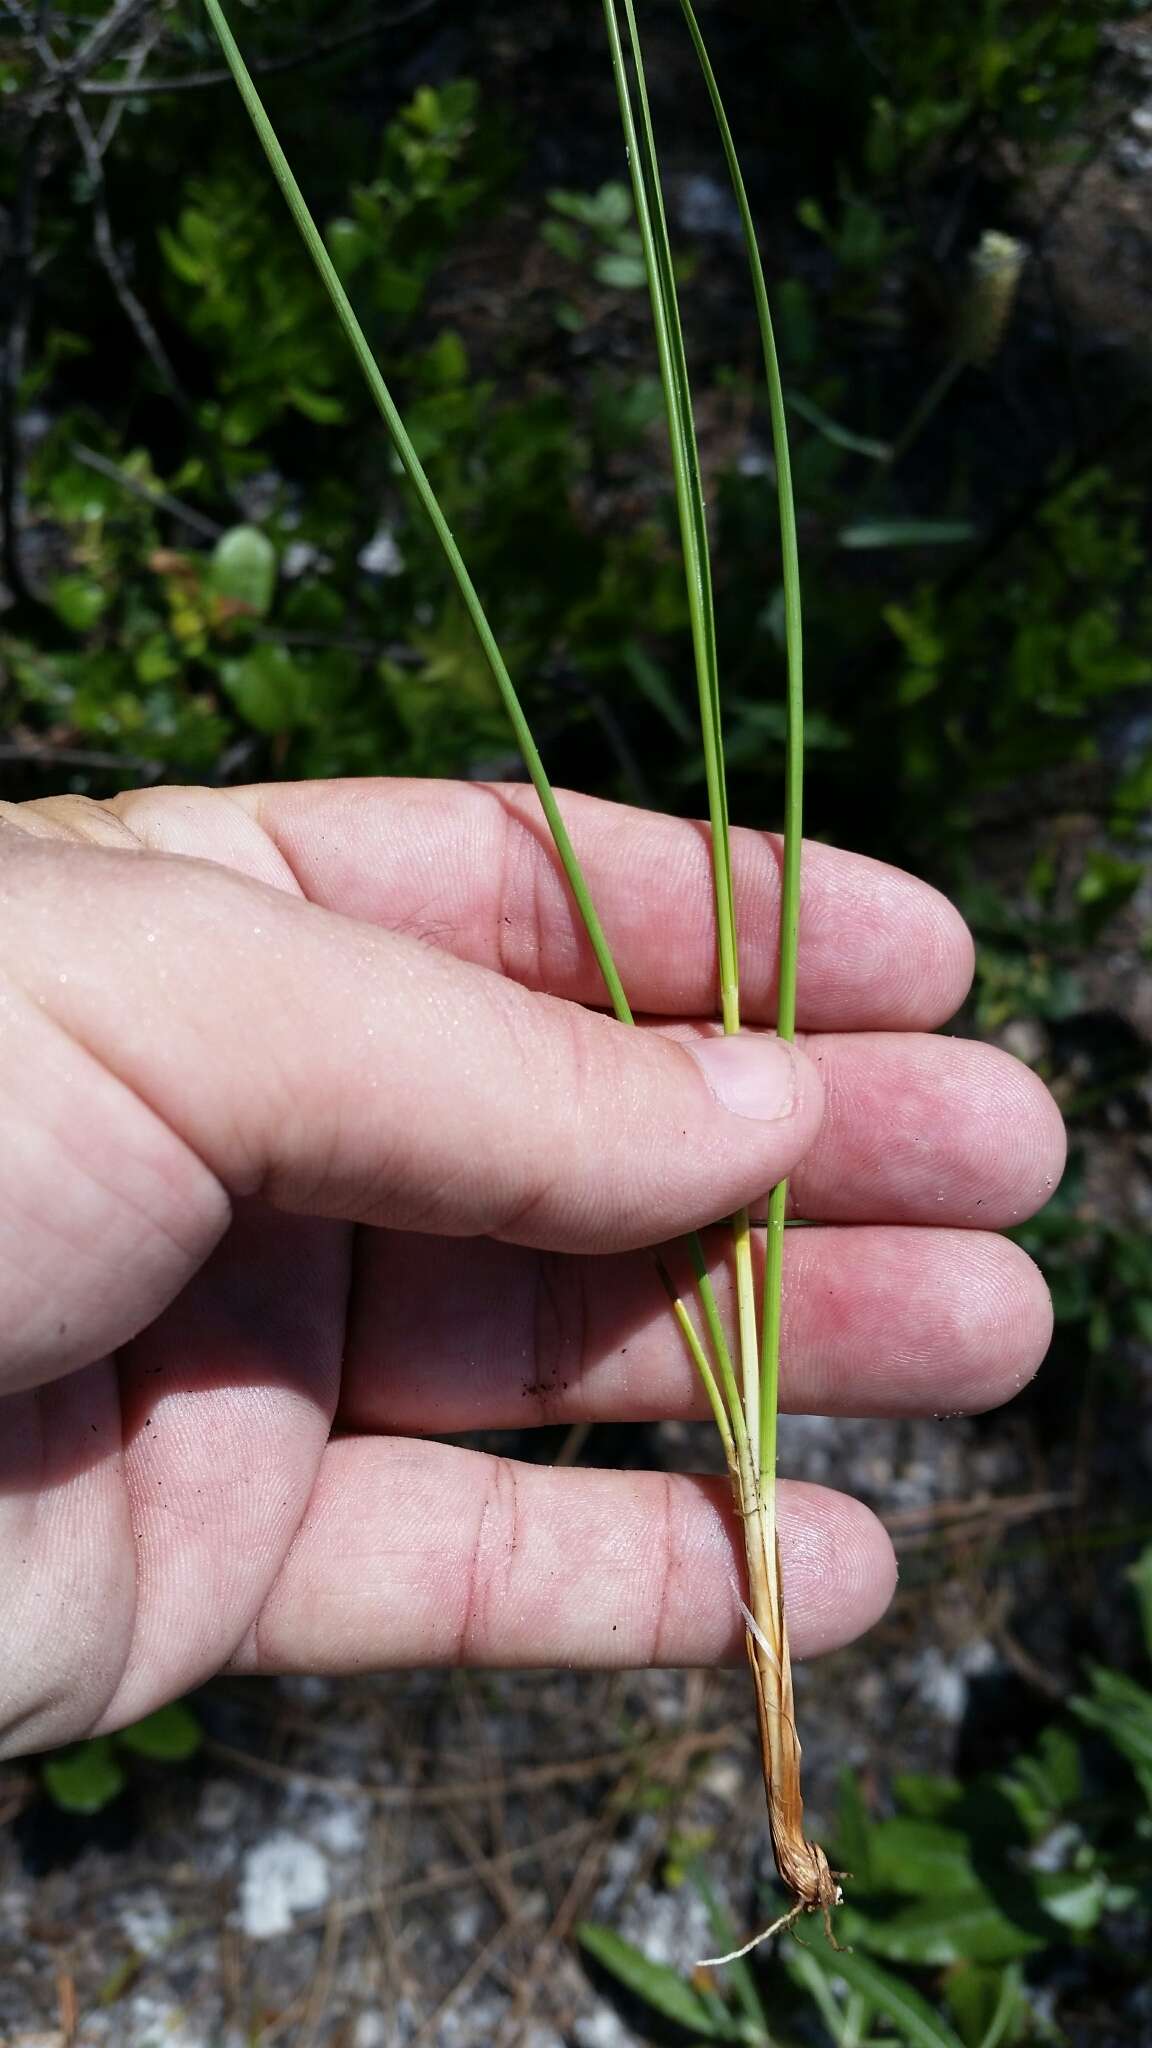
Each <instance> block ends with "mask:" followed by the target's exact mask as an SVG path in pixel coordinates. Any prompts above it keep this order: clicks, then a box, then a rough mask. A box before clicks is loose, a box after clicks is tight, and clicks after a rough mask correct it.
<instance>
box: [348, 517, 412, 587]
mask: <svg viewBox="0 0 1152 2048" xmlns="http://www.w3.org/2000/svg"><path fill="white" fill-rule="evenodd" d="M356 561H357V563H358V565H359V567H360V568H361V569H363V571H364V573H365V575H366V576H402V575H403V574H404V567H405V563H404V557H403V555H402V554H401V552H400V549H399V547H398V545H397V541H396V536H395V534H394V533H393V531H392V528H391V527H390V526H381V527H378V528H377V530H376V532H375V533H374V534H373V535H372V538H371V540H370V541H369V542H368V544H367V546H366V547H362V548H361V550H360V553H359V554H358V555H357V557H356Z"/></svg>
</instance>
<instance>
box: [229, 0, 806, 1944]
mask: <svg viewBox="0 0 1152 2048" xmlns="http://www.w3.org/2000/svg"><path fill="white" fill-rule="evenodd" d="M204 4H205V7H206V10H207V13H208V15H209V18H210V20H211V23H212V26H213V29H214V30H215V33H216V35H217V37H218V39H219V42H220V46H221V49H222V51H223V54H224V57H225V59H226V61H227V63H228V66H229V68H230V70H231V72H232V75H233V77H234V79H235V81H236V85H237V87H238V89H239V92H240V94H241V97H242V99H243V101H244V104H245V106H246V108H247V111H248V113H249V115H250V117H251V120H252V123H253V126H254V128H255V130H256V133H257V136H258V138H259V140H260V143H261V145H262V146H263V149H264V152H265V154H266V156H267V158H268V161H269V163H270V165H271V168H272V171H273V173H274V176H275V178H276V181H277V184H278V185H279V187H280V190H281V192H282V194H283V196H284V199H285V201H286V203H287V205H288V208H289V211H290V212H291V214H292V217H293V219H294V221H295V223H296V226H297V227H298V229H299V231H300V234H301V236H302V238H303V240H304V243H305V246H306V247H307V249H308V252H309V255H310V256H311V258H312V261H313V263H314V265H315V267H316V269H317V271H318V273H319V276H320V279H321V281H322V283H323V285H324V288H325V290H326V291H327V293H328V296H329V298H330V299H331V302H332V305H333V308H334V311H335V314H336V317H337V319H338V320H339V322H340V325H341V326H342V328H343V330H344V332H345V335H346V336H347V339H348V342H349V344H350V346H351V348H352V351H353V353H354V355H355V357H356V360H357V362H358V364H359V367H360V370H361V372H362V374H363V376H364V378H365V381H366V383H367V385H368V388H369V391H370V393H371V395H372V398H373V400H374V401H375V404H376V406H377V408H378V410H379V412H380V414H381V416H382V418H383V420H384V424H385V426H386V428H387V430H388V433H389V435H390V437H391V440H392V444H393V447H394V449H395V451H396V455H397V457H398V459H399V462H400V464H401V467H402V468H403V470H404V472H405V474H406V476H407V478H408V480H409V483H410V485H411V487H412V489H413V491H414V493H415V495H416V498H417V500H418V501H419V503H420V506H421V508H422V510H423V512H424V514H425V515H426V517H427V519H428V521H429V522H430V524H431V526H432V529H433V531H434V533H435V535H436V538H437V540H438V542H439V544H440V547H441V550H442V552H443V555H444V558H445V561H446V564H447V567H448V570H449V573H450V575H451V577H452V578H453V580H454V582H455V585H456V588H457V590H458V592H459V595H460V598H461V600H462V602H463V604H464V607H465V610H466V612H467V614H468V616H469V618H470V620H471V623H472V625H473V627H474V629H475V632H476V635H477V638H478V640H479V643H480V647H481V650H482V652H483V655H484V657H485V660H486V662H487V664H488V667H489V669H490V671H491V674H492V677H493V680H494V682H495V685H496V688H497V691H498V693H499V696H500V698H501V701H502V703H503V705H504V708H505V711H506V713H507V715H508V718H509V721H510V724H511V727H512V731H513V734H514V737H515V740H516V743H517V746H518V747H519V750H520V753H521V755H522V757H523V760H524V762H525V765H526V767H527V770H528V774H529V776H530V778H531V781H532V784H533V786H534V788H535V791H536V794H537V796H538V798H539V800H540V805H541V808H542V810H543V813H544V817H545V820H546V822H547V825H548V828H549V831H550V832H551V835H552V839H553V842H554V844H555V848H556V853H557V857H558V859H559V861H560V864H561V866H562V868H563V871H564V874H565V876H566V879H567V882H568V886H569V888H570V890H571V893H572V899H573V903H574V906H575V908H576V911H577V913H578V915H579V916H580V918H581V920H582V922H583V924H584V927H585V929H586V931H587V934H588V938H589V941H590V944H591V946H592V950H593V953H594V956H595V958H596V961H597V964H598V967H599V970H600V973H601V976H602V978H603V981H604V987H605V990H606V993H607V997H608V1000H609V1002H610V1004H611V1007H612V1009H613V1011H614V1012H615V1015H616V1017H617V1018H618V1019H619V1021H620V1022H621V1023H622V1024H629V1025H630V1024H632V1023H633V1021H634V1019H633V1015H632V1010H631V1007H630V1005H629V1001H628V996H627V993H626V991H625V989H624V986H623V983H622V981H621V978H620V975H619V972H618V970H617V967H616V963H615V961H614V959H613V957H612V952H611V948H610V946H609V943H608V940H607V937H606V934H605V932H604V929H603V926H602V924H601V922H600V919H599V916H598V914H597V911H596V907H595V904H594V903H593V901H592V897H591V894H590V891H589V889H588V885H587V882H586V880H585V877H584V875H583V873H582V871H581V868H580V864H579V861H578V859H577V856H576V853H575V849H574V848H573V846H572V843H571V840H570V838H569V835H568V832H567V830H566V828H565V825H564V820H563V816H562V814H561V811H560V808H559V806H558V804H557V802H556V798H555V795H554V792H553V790H552V786H551V784H550V782H549V779H548V776H547V773H546V771H545V768H544V764H543V761H542V759H541V757H540V753H539V751H538V749H537V747H536V744H535V741H534V739H533V737H532V733H531V730H530V728H529V725H528V722H527V719H526V718H525V716H524V712H523V709H522V707H521V704H520V701H519V698H518V696H517V694H516V689H515V685H514V683H513V681H512V678H511V676H510V674H509V671H508V668H507V665H506V663H505V661H504V658H503V655H502V654H501V652H500V648H499V644H498V642H497V639H496V636H495V634H494V632H493V630H492V627H491V625H490V623H489V620H488V618H487V615H486V613H485V610H484V607H483V604H482V602H481V599H480V596H479V594H478V592H477V590H476V587H475V585H474V584H473V582H472V579H471V576H470V575H469V572H468V569H467V566H466V564H465V562H464V559H463V556H462V554H461V552H460V549H459V547H458V545H457V543H456V541H455V539H454V537H453V535H452V533H451V530H450V529H449V526H448V523H447V521H446V520H445V518H444V515H443V513H442V511H441V509H440V506H439V504H438V502H437V499H436V494H435V491H434V489H433V487H432V484H431V482H430V481H429V478H428V476H427V474H426V472H425V470H424V467H423V465H422V463H421V461H420V458H419V456H418V454H417V452H416V449H415V447H414V446H413V443H412V441H411V439H410V437H409V435H408V433H407V431H406V429H405V426H404V422H403V419H402V417H401V414H400V412H399V409H398V407H397V406H396V403H395V401H394V399H393V397H392V394H391V392H390V390H389V388H388V385H387V383H386V381H385V378H384V376H383V374H382V372H381V370H380V367H379V365H378V363H377V362H376V360H375V357H374V355H373V353H372V350H371V348H370V346H369V343H368V341H367V338H366V336H365V334H364V331H363V329H362V327H361V325H360V322H359V321H358V319H357V317H356V313H355V311H354V309H353V306H352V304H351V301H350V299H349V297H348V294H347V292H346V291H345V289H344V286H343V284H342V283H341V280H340V277H339V275H338V273H337V271H336V268H335V265H334V264H333V262H332V259H331V257H330V255H329V253H328V250H327V247H326V245H325V243H324V239H323V237H322V235H321V234H320V232H319V229H318V228H317V226H316V223H315V221H314V219H313V217H312V215H311V213H310V212H309V209H308V206H307V203H306V201H305V199H304V196H303V193H302V192H301V190H300V187H299V185H298V183H297V181H296V179H295V177H294V175H293V173H292V170H291V167H290V166H289V164H288V161H287V158H286V157H285V155H284V152H283V150H282V149H281V147H280V143H279V141H278V140H277V137H276V134H275V132H274V130H273V128H272V125H271V122H270V121H269V119H268V116H267V113H266V112H265V109H264V106H263V104H262V102H261V99H260V96H259V93H258V91H257V89H256V86H255V84H254V83H253V80H252V78H251V76H250V74H249V72H248V69H247V67H246V65H245V63H244V60H243V57H242V55H241V53H240V50H239V48H238V46H237V43H236V41H235V38H234V36H233V35H232V32H231V29H230V27H229V25H228V21H227V18H226V16H225V13H224V9H223V7H222V5H221V0H204ZM680 5H681V10H682V13H683V16H684V21H685V25H686V28H687V31H688V34H689V36H690V38H691V41H692V44H693V47H694V49H695V52H696V56H697V58H698V60H699V63H700V67H701V70H702V73H703V78H704V83H705V86H706V89H707V92H708V95H709V98H710V100H711V104H712V108H713V111H714V114H715V118H716V122H717V125H718V128H719V134H720V140H721V144H722V147H723V151H724V156H725V160H726V163H727V166H728V172H729V176H730V178H731V181H732V186H733V191H734V194H735V198H736V203H737V207H738V209H739V215H740V220H741V225H742V229H743V235H744V242H745V246H746V250H747V256H748V262H749V266H750V271H751V279H752V287H753V295H754V299H755V305H756V314H757V320H758V324H759V329H760V338H761V343H762V348H763V355H764V368H765V376H766V380H767V389H768V395H769V402H770V409H771V419H772V437H773V446H774V454H775V464H776V474H777V482H778V495H779V522H780V547H781V560H782V571H783V586H784V612H785V625H786V648H787V739H786V776H785V830H784V838H783V853H782V877H781V913H780V943H779V973H778V993H777V1031H778V1033H779V1035H780V1036H781V1037H782V1038H791V1037H792V1036H793V1035H794V1032H795V1025H796V980H797V956H798V938H799V918H800V852H801V825H802V796H803V762H804V733H803V654H802V630H801V605H800V572H799V558H798V549H797V536H796V517H795V509H794V503H793V493H792V478H791V466H790V461H789V449H788V429H787V419H786V413H785V402H784V394H783V389H782V385H781V378H780V368H779V363H778V360H777V353H776V344H775V338H774V333H773V327H772V318H771V313H770V309H769V303H768V293H767V287H766V284H765V278H764V269H763V264H762V262H761V258H760V252H759V247H758V243H757V238H756V231H755V227H754V224H753V220H752V215H751V211H750V208H749V203H748V196H747V191H746V188H745V184H744V179H743V177H742V174H741V171H740V165H739V161H738V158H737V153H736V148H735V144H734V141H733V138H732V132H731V129H730V126H729V123H728V119H727V116H726V114H725V110H724V105H723V102H722V99H721V96H720V91H719V87H718V85H717V81H716V77H715V73H714V71H713V69H712V65H711V62H710V60H709V56H708V52H707V49H706V47H705V43H704V39H703V37H702V35H701V32H700V27H699V24H698V22H697V20H696V16H695V14H694V11H693V8H692V6H691V4H690V0H680ZM603 8H604V21H605V28H606V31H607V39H608V49H609V55H610V59H611V65H612V71H613V76H614V80H615V84H616V92H617V98H618V102H619V108H620V117H621V123H622V128H623V135H624V143H625V148H626V153H627V158H628V164H629V170H630V175H631V180H632V191H633V198H634V203H635V210H636V220H637V225H638V229H639V234H640V239H641V244H642V248H643V256H644V268H645V273H646V277H647V281H648V289H649V296H650V300H651V307H652V319H653V329H654V335H655V343H656V351H657V355H658V358H659V364H660V375H661V382H662V386H663V393H664V403H665V411H666V417H667V428H668V437H669V443H670V448H671V456H672V470H673V478H674V484H675V497H676V508H677V517H678V522H679V531H680V540H681V547H682V551H683V559H684V569H685V577H686V583H687V595H688V609H689V617H690V621H691V633H692V649H693V659H694V665H695V672H696V683H697V692H698V698H699V710H700V730H701V735H702V740H703V753H704V764H705V779H706V784H707V791H708V810H709V824H710V828H711V830H710V845H711V860H712V875H713V892H714V899H715V920H716V924H715V928H716V952H717V965H718V1009H719V1012H720V1020H721V1024H722V1027H723V1029H724V1031H725V1032H736V1031H739V1030H740V1028H741V1013H740V968H739V935H738V931H737V921H736V906H735V892H734V887H733V874H732V852H731V833H730V828H729V817H728V795H727V788H726V783H725V772H724V741H723V721H722V706H721V688H720V663H719V650H718V646H717V632H716V612H715V605H714V601H713V592H712V575H711V562H710V552H709V536H708V520H707V511H706V505H705V498H704V489H703V481H702V474H701V466H700V457H699V450H698V446H697V440H696V434H695V428H694V423H693V408H692V392H691V385H690V382H689V376H688V366H687V359H686V353H685V346H684V335H683V328H682V324H681V318H680V309H679V303H678V298H677V290H676V278H675V268H674V263H673V257H672V249H671V243H670V238H669V232H668V222H667V215H666V211H665V206H664V199H663V191H662V186H661V179H660V171H659V161H658V155H657V147H656V138H655V131H654V126H653V120H652V111H651V106H650V102H649V96H648V89H647V81H646V78H645V71H644V61H643V53H642V47H641V38H640V30H639V24H638V20H637V14H636V5H635V0H603ZM786 1210H787V1186H786V1184H783V1183H782V1184H781V1185H780V1186H778V1187H776V1188H774V1189H773V1190H772V1193H771V1195H770V1198H769V1207H768V1223H767V1239H766V1246H765V1253H764V1260H763V1273H762V1278H761V1280H760V1282H759V1284H758V1280H757V1262H756V1259H755V1257H754V1248H753V1234H752V1225H751V1221H750V1218H749V1215H748V1212H747V1211H746V1210H741V1211H740V1212H739V1213H738V1214H737V1215H736V1216H734V1217H733V1218H731V1219H730V1230H731V1246H732V1263H733V1268H734V1273H735V1295H736V1315H735V1327H734V1329H733V1330H732V1332H731V1333H729V1332H728V1331H727V1330H726V1329H725V1327H724V1322H723V1319H722V1317H721V1314H720V1310H719V1306H718V1303H717V1299H716V1294H715V1291H714V1288H713V1285H712V1281H711V1278H710V1274H709V1270H708V1265H707V1262H706V1257H705V1252H704V1248H703V1245H702V1244H701V1242H700V1240H699V1238H697V1237H695V1236H694V1237H692V1238H691V1239H690V1240H689V1245H688V1250H689V1255H690V1260H691V1266H692V1271H693V1275H694V1280H695V1288H696V1310H697V1313H696V1314H695V1315H694V1314H693V1310H692V1307H691V1306H690V1305H689V1303H688V1301H687V1300H686V1299H685V1298H684V1295H683V1292H682V1291H681V1290H680V1289H679V1288H678V1287H677V1285H676V1283H675V1281H674V1279H673V1277H672V1275H671V1272H670V1270H669V1267H668V1265H667V1264H666V1262H665V1261H664V1259H663V1258H662V1257H660V1256H657V1265H658V1268H659V1271H660V1275H661V1278H662V1280H663V1283H664V1285H665V1287H666V1289H667V1291H668V1294H669V1297H670V1301H671V1305H672V1313H673V1315H674V1317H675V1320H676V1323H677V1326H678V1328H679V1330H680V1333H681V1336H682V1337H683V1340H684V1342H685V1344H686V1347H687V1349H688V1352H689V1354H690V1356H691V1359H692V1362H693V1365H694V1367H695V1369H696V1371H697V1373H698V1375H699V1377H700V1380H701V1382H702V1384H703V1388H704V1391H705V1394H706V1396H707V1400H708V1405H709V1408H710V1410H711V1413H712V1416H713V1418H714V1420H715V1423H716V1426H717V1429H718V1431H719V1434H720V1439H721V1443H722V1445H723V1449H724V1456H725V1460H726V1463H727V1467H728V1473H729V1478H730V1481H731V1486H732V1494H733V1501H734V1505H735V1508H736V1512H737V1518H738V1523H739V1527H740V1529H741V1530H742V1532H743V1542H744V1550H745V1561H746V1568H747V1598H746V1599H745V1598H744V1597H743V1596H741V1595H740V1594H739V1593H737V1598H738V1600H739V1604H740V1609H741V1612H742V1614H743V1618H744V1624H745V1639H746V1646H747V1652H748V1661H749V1664H750V1667H751V1671H752V1677H753V1683H754V1686H755V1694H756V1704H757V1718H758V1724H759V1731H760V1747H761V1757H762V1763H763V1773H764V1784H765V1791H766V1796H767V1804H768V1819H769V1826H770V1830H771V1837H772V1846H773V1852H774V1855H775V1859H776V1866H777V1869H778V1871H779V1873H780V1876H781V1878H782V1880H783V1882H784V1884H785V1885H786V1887H787V1888H788V1892H789V1894H790V1901H791V1903H790V1905H789V1907H788V1909H787V1911H786V1912H785V1913H784V1914H783V1915H781V1916H780V1918H779V1919H778V1920H776V1921H775V1922H774V1923H773V1925H772V1926H771V1927H769V1928H767V1929H766V1930H765V1931H764V1933H762V1934H758V1935H756V1936H755V1937H754V1939H753V1940H752V1941H751V1942H749V1943H748V1944H747V1945H746V1947H745V1948H743V1949H740V1950H737V1951H735V1952H734V1955H733V1956H732V1957H717V1958H713V1959H711V1960H712V1961H713V1962H715V1963H720V1962H726V1961H731V1960H734V1959H735V1956H739V1955H743V1954H746V1953H747V1951H748V1949H750V1948H753V1947H755V1946H756V1945H757V1943H758V1942H760V1941H763V1940H765V1939H766V1938H767V1937H768V1935H770V1934H773V1933H775V1932H777V1931H778V1930H779V1929H780V1928H782V1927H785V1926H787V1925H789V1924H791V1922H793V1921H794V1920H795V1919H796V1918H797V1917H798V1916H799V1915H800V1914H802V1913H805V1912H820V1913H822V1914H823V1915H824V1919H825V1925H826V1927H827V1926H828V1924H829V1916H830V1912H831V1908H832V1907H833V1906H834V1905H837V1904H839V1902H840V1889H839V1885H838V1883H837V1878H836V1875H835V1874H834V1873H833V1872H832V1871H831V1870H830V1869H829V1866H828V1860H827V1858H826V1856H825V1854H824V1852H823V1850H822V1849H821V1848H820V1847H819V1846H818V1845H817V1844H816V1843H814V1842H810V1841H809V1840H808V1839H807V1838H806V1836H805V1832H804V1813H803V1802H802V1798H801V1790H800V1746H799V1742H798V1739H797V1735H796V1724H795V1713H794V1706H793V1694H792V1676H791V1666H790V1660H789V1652H788V1631H787V1625H786V1620H785V1611H784V1591H783V1585H782V1580H781V1573H780V1561H779V1539H778V1532H777V1516H776V1425H777V1413H778V1405H779V1378H780V1336H781V1304H782V1294H783V1251H784V1231H785V1218H786ZM829 1931H830V1930H829Z"/></svg>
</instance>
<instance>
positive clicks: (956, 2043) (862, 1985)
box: [809, 1941, 964, 2048]
mask: <svg viewBox="0 0 1152 2048" xmlns="http://www.w3.org/2000/svg"><path fill="white" fill-rule="evenodd" d="M809 1955H810V1956H811V1959H812V1961H813V1962H814V1963H815V1964H816V1966H817V1967H818V1968H819V1969H820V1970H821V1971H822V1972H823V1973H824V1975H825V1976H826V1977H830V1978H832V1979H833V1980H835V1979H836V1978H839V1979H840V1980H841V1982H842V1983H844V1984H846V1985H847V1986H848V1987H849V1989H850V1990H852V1991H858V1992H859V1993H860V1994H861V1996H862V1997H864V1998H867V1999H869V2000H870V2002H871V2003H872V2004H873V2005H874V2006H875V2008H876V2010H877V2012H879V2013H882V2014H883V2015H884V2018H885V2019H886V2020H888V2021H889V2022H890V2024H891V2025H892V2026H894V2027H895V2028H896V2030H897V2032H898V2033H899V2035H900V2037H901V2039H902V2040H904V2041H907V2042H908V2043H909V2044H910V2048H964V2043H963V2041H961V2039H960V2036H959V2035H958V2034H957V2033H956V2032H955V2031H954V2030H953V2028H951V2027H950V2026H949V2025H948V2022H947V2020H945V2019H943V2018H942V2017H941V2016H940V2014H939V2013H936V2012H933V2010H932V2007H931V2006H930V2005H929V2003H928V2001H927V1999H926V1998H921V1996H920V1993H919V1992H918V1991H914V1990H913V1988H912V1986H911V1985H910V1984H905V1983H903V1982H902V1981H901V1980H900V1978H899V1977H894V1976H892V1975H891V1973H890V1972H889V1971H888V1970H884V1969H881V1967H880V1965H879V1964H878V1963H874V1962H872V1961H870V1960H869V1958H868V1957H867V1956H860V1955H856V1954H855V1953H854V1952H853V1951H852V1950H845V1951H842V1952H841V1953H839V1954H838V1953H837V1952H836V1950H835V1949H832V1948H829V1947H828V1945H827V1943H826V1942H822V1941H816V1942H813V1944H812V1946H811V1948H810V1950H809Z"/></svg>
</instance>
